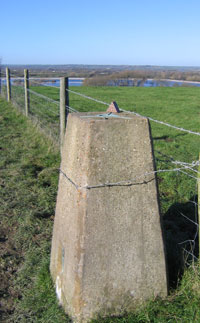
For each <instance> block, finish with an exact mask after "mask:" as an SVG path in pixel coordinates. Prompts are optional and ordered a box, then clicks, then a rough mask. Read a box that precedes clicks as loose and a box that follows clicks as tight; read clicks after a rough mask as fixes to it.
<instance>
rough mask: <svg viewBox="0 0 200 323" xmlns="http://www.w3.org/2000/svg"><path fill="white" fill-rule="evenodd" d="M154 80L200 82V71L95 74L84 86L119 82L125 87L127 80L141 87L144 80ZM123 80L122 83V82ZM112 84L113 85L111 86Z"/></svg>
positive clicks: (145, 71) (137, 71)
mask: <svg viewBox="0 0 200 323" xmlns="http://www.w3.org/2000/svg"><path fill="white" fill-rule="evenodd" d="M147 79H154V80H158V81H159V80H166V79H169V80H180V81H193V82H195V81H196V82H200V71H178V70H174V71H167V70H163V71H154V70H134V71H129V70H126V71H121V72H118V73H112V74H110V75H104V74H103V73H101V74H96V75H92V76H91V77H88V78H86V79H85V80H84V85H94V86H98V85H100V86H103V85H109V83H110V85H115V84H114V83H118V84H119V80H121V83H122V84H121V85H124V86H125V85H127V84H126V83H128V81H129V80H132V81H133V84H132V85H133V86H134V85H135V86H138V84H139V85H142V84H143V83H144V82H145V80H147ZM123 80H124V82H123ZM111 83H113V84H111Z"/></svg>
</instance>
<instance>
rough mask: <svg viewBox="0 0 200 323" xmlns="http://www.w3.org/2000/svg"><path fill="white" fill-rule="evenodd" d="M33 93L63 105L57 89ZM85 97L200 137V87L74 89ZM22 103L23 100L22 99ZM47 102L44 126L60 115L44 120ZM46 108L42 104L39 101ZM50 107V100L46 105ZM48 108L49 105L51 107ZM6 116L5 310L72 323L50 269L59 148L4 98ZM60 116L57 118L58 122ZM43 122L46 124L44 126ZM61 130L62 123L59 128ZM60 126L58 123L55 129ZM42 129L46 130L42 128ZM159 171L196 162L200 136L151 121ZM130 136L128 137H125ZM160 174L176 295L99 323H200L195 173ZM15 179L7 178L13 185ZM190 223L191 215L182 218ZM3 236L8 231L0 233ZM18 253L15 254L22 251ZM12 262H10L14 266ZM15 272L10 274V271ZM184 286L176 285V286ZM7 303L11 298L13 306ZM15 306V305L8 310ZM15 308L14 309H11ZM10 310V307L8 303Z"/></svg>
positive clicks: (79, 102) (1, 111) (83, 105)
mask: <svg viewBox="0 0 200 323" xmlns="http://www.w3.org/2000/svg"><path fill="white" fill-rule="evenodd" d="M31 89H32V90H33V91H36V92H38V93H41V94H43V95H46V96H48V97H49V98H52V99H53V100H55V101H58V100H59V89H57V88H50V87H32V88H31ZM70 89H73V90H74V91H78V92H81V93H83V94H85V95H88V96H91V97H93V98H96V99H99V100H101V101H105V102H108V103H110V102H111V101H113V100H114V101H116V102H117V103H118V105H119V107H121V108H123V109H127V110H129V111H135V112H138V113H140V114H142V115H144V116H149V117H152V118H154V119H157V120H160V121H164V122H167V123H170V124H172V125H176V126H178V127H183V128H185V129H189V130H192V131H196V132H200V128H199V121H200V118H199V117H200V90H199V89H198V88H183V87H182V88H164V87H163V88H125V87H123V88H122V87H116V88H113V87H80V88H75V87H74V88H70ZM69 97H70V106H71V107H72V108H75V109H76V110H78V111H105V110H106V106H104V105H101V104H99V103H95V102H92V101H90V100H88V99H85V98H82V97H80V96H77V95H75V94H71V93H70V96H69ZM21 102H23V101H22V100H21ZM44 102H45V100H43V99H41V101H40V100H39V99H37V105H36V102H35V106H34V107H33V105H32V107H31V109H32V114H35V115H36V114H37V113H38V112H39V118H41V116H42V118H44V122H45V127H46V128H48V125H49V124H52V122H54V123H55V120H54V119H55V118H54V115H53V113H54V111H53V109H54V108H55V113H56V114H57V113H58V110H56V109H57V107H56V106H55V107H54V105H52V106H51V110H52V114H48V118H47V119H48V121H47V120H45V115H46V112H45V104H44ZM40 103H41V104H40ZM46 104H47V103H46ZM47 108H48V105H47ZM0 118H1V128H0V131H1V150H0V151H1V161H0V168H1V174H2V175H1V185H0V192H1V193H2V194H1V196H2V201H1V228H2V229H1V230H2V232H6V234H5V238H4V240H5V242H4V247H5V248H4V249H5V250H4V249H3V250H4V251H5V252H4V253H3V257H2V259H3V260H2V261H1V270H2V272H4V274H3V275H5V277H4V280H5V281H8V280H9V283H10V286H11V287H10V289H8V286H7V285H6V284H5V288H3V292H2V294H3V302H4V303H3V304H4V305H5V304H7V309H6V310H5V312H2V315H3V316H2V317H3V318H4V317H6V318H7V319H8V318H9V320H10V321H11V322H18V321H21V322H67V321H68V319H67V318H66V317H65V315H64V313H63V312H62V310H61V309H60V308H59V307H58V305H57V303H56V298H55V294H54V288H53V286H52V282H51V280H50V276H49V271H48V266H49V253H50V242H51V232H52V225H53V216H54V209H55V200H56V192H57V181H58V172H57V169H58V168H59V163H60V159H59V151H58V150H57V148H56V147H55V146H54V145H53V144H52V141H50V140H48V139H47V138H45V136H44V135H43V134H41V133H40V132H39V130H38V128H37V127H35V126H33V125H32V124H31V123H30V121H27V119H26V118H25V117H23V116H21V115H20V114H18V113H17V116H16V111H15V110H14V109H13V107H12V106H11V105H10V104H7V103H5V101H3V100H0ZM56 118H57V117H56ZM42 125H43V123H42ZM55 126H56V125H55ZM56 127H57V126H56ZM40 128H41V127H40ZM151 128H152V137H153V146H154V151H155V159H156V167H157V170H170V169H173V168H176V167H177V165H176V164H173V163H172V162H171V161H181V162H186V163H192V162H193V161H197V160H198V155H199V150H200V149H199V147H200V136H197V135H193V134H188V133H185V132H181V131H178V130H175V129H171V128H169V127H166V126H164V125H159V124H157V123H154V122H151ZM125 135H126V134H125ZM185 172H186V173H188V174H184V173H181V172H180V171H179V172H165V173H158V184H159V195H160V203H161V213H162V219H163V222H164V234H165V238H166V252H167V262H168V270H169V283H170V287H171V288H172V292H171V294H170V296H169V297H168V298H167V299H166V300H164V301H162V300H153V301H151V302H150V303H149V304H147V306H146V307H145V308H143V309H139V310H138V311H136V313H133V314H132V315H129V316H127V317H124V318H118V319H117V318H114V319H111V318H109V319H106V320H103V319H102V320H100V319H99V320H98V322H100V321H101V322H102V321H105V322H198V321H200V310H199V303H200V294H199V290H200V280H199V270H198V267H197V266H194V265H192V268H190V269H189V270H186V272H185V276H184V277H183V279H182V281H179V279H180V278H181V277H182V273H183V271H184V262H183V260H187V262H189V263H191V260H192V257H190V256H188V255H189V254H188V253H184V252H183V247H184V248H185V249H186V250H187V251H188V252H191V253H192V254H194V255H195V256H198V241H197V239H196V240H195V244H194V245H193V244H192V245H191V244H188V243H185V244H180V243H182V242H184V241H186V240H188V239H189V240H193V239H194V238H195V235H196V233H197V226H196V225H194V224H193V223H192V222H191V221H189V220H188V218H189V219H191V220H192V221H194V222H197V219H196V217H197V207H196V202H197V187H196V180H195V178H193V177H189V176H188V175H190V176H191V175H192V176H194V177H195V176H196V173H195V172H193V171H191V170H188V169H187V170H185ZM8 178H9V180H8ZM183 215H184V216H186V217H187V218H185V217H184V216H183ZM2 234H3V233H2ZM16 250H17V251H16ZM10 261H11V264H10ZM9 268H11V271H10V272H11V273H12V270H13V274H12V275H11V274H10V272H9ZM177 283H178V288H177ZM9 299H11V301H10V303H9V301H8V300H9ZM9 304H10V305H9ZM9 306H10V307H9ZM4 307H5V308H6V305H5V306H4Z"/></svg>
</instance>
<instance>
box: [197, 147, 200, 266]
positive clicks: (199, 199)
mask: <svg viewBox="0 0 200 323" xmlns="http://www.w3.org/2000/svg"><path fill="white" fill-rule="evenodd" d="M199 162H200V153H199ZM198 172H199V173H198V179H197V181H198V222H199V223H198V224H199V255H200V165H199V167H198ZM199 259H200V256H199ZM199 264H200V262H199Z"/></svg>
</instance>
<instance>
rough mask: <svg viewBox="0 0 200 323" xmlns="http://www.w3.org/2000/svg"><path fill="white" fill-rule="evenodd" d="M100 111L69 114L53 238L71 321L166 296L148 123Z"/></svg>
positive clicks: (54, 265) (55, 272) (58, 280)
mask: <svg viewBox="0 0 200 323" xmlns="http://www.w3.org/2000/svg"><path fill="white" fill-rule="evenodd" d="M98 114H100V115H102V113H89V114H88V113H87V114H85V113H84V114H79V113H78V114H70V115H69V117H68V122H67V131H66V135H65V141H64V146H63V153H62V162H61V173H60V179H59V189H58V196H57V206H56V215H55V223H54V231H53V240H52V252H51V266H50V269H51V274H52V277H53V280H54V282H55V285H56V292H57V296H58V298H59V301H60V303H61V304H62V306H63V307H64V309H65V311H66V313H68V314H69V315H70V316H71V317H72V318H73V319H74V321H77V322H88V321H89V320H90V319H91V318H95V317H97V316H98V315H100V316H106V315H121V314H123V313H124V312H129V311H131V310H133V309H134V308H135V307H136V306H137V305H138V304H139V303H141V302H143V301H145V300H146V299H148V298H151V297H154V296H157V295H159V296H161V297H165V296H166V295H167V277H166V276H167V275H166V265H165V253H164V246H163V237H162V230H161V223H160V213H159V204H158V192H157V183H156V177H155V174H154V173H153V172H154V159H153V153H152V145H151V135H150V128H149V122H148V120H147V119H146V118H141V117H138V116H134V115H130V114H125V113H120V114H117V117H114V116H112V115H111V116H110V117H108V119H104V118H102V117H100V116H98V117H96V115H98ZM145 173H150V174H148V175H144V174H145ZM106 183H113V186H107V184H106ZM117 183H118V184H117ZM104 184H106V185H104ZM91 186H92V187H96V188H89V187H91Z"/></svg>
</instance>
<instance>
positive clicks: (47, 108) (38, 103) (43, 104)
mask: <svg viewBox="0 0 200 323" xmlns="http://www.w3.org/2000/svg"><path fill="white" fill-rule="evenodd" d="M29 99H30V105H31V102H32V101H33V102H34V103H35V104H37V105H39V106H42V107H44V108H45V109H46V110H47V111H49V112H51V113H52V114H53V115H54V116H56V117H59V114H58V112H57V113H56V111H55V110H53V109H52V108H50V107H49V106H48V107H47V105H46V104H45V103H42V102H40V101H37V100H36V98H35V97H34V99H33V98H32V97H29ZM30 108H31V109H33V107H32V106H30ZM35 109H38V107H35Z"/></svg>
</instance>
